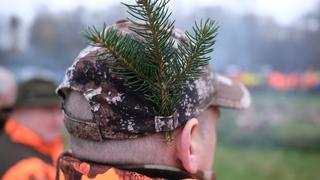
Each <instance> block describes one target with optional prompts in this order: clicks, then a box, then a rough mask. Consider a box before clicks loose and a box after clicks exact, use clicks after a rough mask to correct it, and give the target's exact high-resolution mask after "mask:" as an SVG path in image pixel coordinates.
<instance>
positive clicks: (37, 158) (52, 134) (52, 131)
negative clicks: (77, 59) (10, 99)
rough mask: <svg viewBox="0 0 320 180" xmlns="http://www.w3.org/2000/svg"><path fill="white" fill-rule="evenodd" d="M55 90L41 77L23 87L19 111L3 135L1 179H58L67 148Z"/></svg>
mask: <svg viewBox="0 0 320 180" xmlns="http://www.w3.org/2000/svg"><path fill="white" fill-rule="evenodd" d="M55 87H56V86H55V84H54V83H53V82H52V81H50V80H46V79H43V78H38V77H36V78H32V79H29V80H27V81H24V82H22V83H20V84H19V87H18V98H17V103H16V106H15V110H14V112H13V113H12V115H11V117H10V118H9V119H8V120H7V122H6V123H5V128H4V133H3V134H2V135H1V136H0V144H1V149H0V159H1V167H0V177H1V179H4V180H6V179H8V180H9V179H10V180H11V179H22V180H23V179H54V177H55V167H54V166H55V162H56V159H57V158H58V156H59V154H60V153H61V151H62V145H63V142H62V139H61V137H60V130H61V129H60V128H61V125H62V114H61V110H60V107H59V100H58V99H57V97H56V96H55V94H54V89H55Z"/></svg>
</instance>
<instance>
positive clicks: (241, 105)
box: [211, 74, 251, 109]
mask: <svg viewBox="0 0 320 180" xmlns="http://www.w3.org/2000/svg"><path fill="white" fill-rule="evenodd" d="M215 91H216V92H215V95H214V97H213V100H212V102H211V105H214V106H218V107H222V108H230V109H246V108H248V107H249V106H250V105H251V96H250V93H249V91H248V89H247V88H246V87H245V86H244V85H243V84H242V83H240V82H238V81H235V80H232V79H230V78H228V77H226V76H222V75H220V74H215Z"/></svg>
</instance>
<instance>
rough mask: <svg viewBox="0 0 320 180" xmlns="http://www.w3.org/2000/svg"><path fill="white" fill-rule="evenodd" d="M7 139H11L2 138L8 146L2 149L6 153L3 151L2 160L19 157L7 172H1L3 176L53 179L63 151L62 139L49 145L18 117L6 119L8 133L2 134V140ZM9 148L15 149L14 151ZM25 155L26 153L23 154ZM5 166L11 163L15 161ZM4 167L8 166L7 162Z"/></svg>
mask: <svg viewBox="0 0 320 180" xmlns="http://www.w3.org/2000/svg"><path fill="white" fill-rule="evenodd" d="M6 138H7V140H5V141H1V143H4V144H1V146H2V148H4V149H3V150H1V152H4V153H1V154H0V157H1V156H2V158H1V160H3V159H7V160H8V161H6V162H2V163H8V162H9V161H10V160H11V159H10V158H12V159H17V162H13V164H12V166H11V167H9V168H8V169H7V170H6V171H5V173H4V174H0V177H2V178H1V179H3V180H12V179H19V180H27V179H49V180H50V179H54V178H55V173H56V169H55V162H56V160H57V158H58V156H59V154H60V153H61V152H62V150H63V141H62V139H61V138H57V139H56V140H55V141H54V142H53V143H50V144H46V143H44V142H43V141H42V140H41V138H40V137H39V136H38V135H37V134H35V133H34V132H32V131H31V130H30V129H28V128H26V127H24V126H22V125H20V124H19V123H17V122H16V121H14V120H8V121H7V122H6V125H5V134H3V135H1V140H3V139H6ZM5 148H12V150H11V149H5ZM19 150H21V151H19ZM22 151H23V152H22ZM21 154H26V155H25V156H22V155H21ZM17 156H20V157H17ZM14 161H15V160H14ZM11 163H12V162H11ZM5 165H6V166H10V165H11V164H10V165H8V164H5ZM1 166H3V167H4V164H2V165H1Z"/></svg>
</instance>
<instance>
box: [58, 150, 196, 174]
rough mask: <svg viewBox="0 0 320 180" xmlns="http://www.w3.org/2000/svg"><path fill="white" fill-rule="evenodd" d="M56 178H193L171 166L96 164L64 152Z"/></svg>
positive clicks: (59, 161)
mask: <svg viewBox="0 0 320 180" xmlns="http://www.w3.org/2000/svg"><path fill="white" fill-rule="evenodd" d="M56 179H57V180H58V179H60V180H69V179H72V180H87V179H104V180H105V179H112V180H166V179H194V178H192V177H191V176H190V175H189V174H188V173H186V172H184V171H181V170H178V169H176V168H171V167H163V166H152V165H150V166H146V165H142V166H141V165H140V166H131V165H130V166H124V165H121V166H114V165H107V164H98V163H94V162H88V161H82V160H80V159H77V158H75V157H73V156H72V155H71V154H68V153H65V154H63V155H62V156H61V157H60V158H59V160H58V166H57V177H56Z"/></svg>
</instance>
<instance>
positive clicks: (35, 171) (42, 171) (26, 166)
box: [3, 157, 55, 180]
mask: <svg viewBox="0 0 320 180" xmlns="http://www.w3.org/2000/svg"><path fill="white" fill-rule="evenodd" d="M54 177H55V168H54V167H53V166H52V165H50V164H47V163H45V162H43V161H42V160H41V159H39V158H36V157H30V158H26V159H23V160H21V161H19V162H17V163H16V164H15V165H13V166H12V167H10V168H9V169H8V171H7V172H6V173H5V174H4V176H3V180H10V179H21V180H27V179H54Z"/></svg>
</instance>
